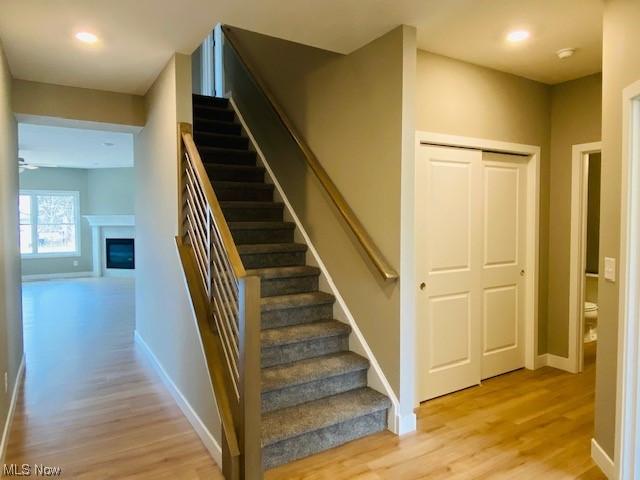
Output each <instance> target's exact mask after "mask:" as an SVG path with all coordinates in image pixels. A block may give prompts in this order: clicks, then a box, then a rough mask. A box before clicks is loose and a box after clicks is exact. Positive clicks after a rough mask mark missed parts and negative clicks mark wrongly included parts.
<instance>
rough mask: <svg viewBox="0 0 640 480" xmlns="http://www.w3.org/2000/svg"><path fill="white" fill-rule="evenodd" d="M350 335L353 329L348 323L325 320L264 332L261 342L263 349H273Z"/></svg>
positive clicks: (261, 333) (262, 332)
mask: <svg viewBox="0 0 640 480" xmlns="http://www.w3.org/2000/svg"><path fill="white" fill-rule="evenodd" d="M349 333H351V327H350V326H349V325H347V324H346V323H342V322H339V321H337V320H323V321H316V322H311V323H301V324H298V325H290V326H286V327H279V328H269V329H267V330H262V331H261V332H260V342H261V344H262V348H271V347H279V346H282V345H290V344H292V343H301V342H309V341H311V340H317V339H320V338H329V337H339V336H341V335H342V336H344V335H349Z"/></svg>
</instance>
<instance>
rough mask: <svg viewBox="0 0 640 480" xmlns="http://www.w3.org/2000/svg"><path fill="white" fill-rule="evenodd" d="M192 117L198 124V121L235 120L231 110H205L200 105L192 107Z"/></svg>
mask: <svg viewBox="0 0 640 480" xmlns="http://www.w3.org/2000/svg"><path fill="white" fill-rule="evenodd" d="M193 117H194V120H195V121H196V122H199V121H200V120H203V121H206V120H215V121H218V122H233V121H234V120H235V113H233V112H232V111H231V110H224V109H221V108H206V107H203V106H201V105H194V106H193Z"/></svg>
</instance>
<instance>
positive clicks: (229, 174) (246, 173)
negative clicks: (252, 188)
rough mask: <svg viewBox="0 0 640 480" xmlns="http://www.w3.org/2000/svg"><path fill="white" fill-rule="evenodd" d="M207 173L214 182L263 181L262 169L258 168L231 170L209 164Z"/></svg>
mask: <svg viewBox="0 0 640 480" xmlns="http://www.w3.org/2000/svg"><path fill="white" fill-rule="evenodd" d="M207 173H208V174H209V178H210V179H211V180H212V181H214V182H216V181H218V182H256V183H262V182H264V170H260V169H255V170H254V169H251V170H249V169H247V170H244V169H243V170H231V169H224V168H216V167H215V166H212V165H209V166H208V168H207Z"/></svg>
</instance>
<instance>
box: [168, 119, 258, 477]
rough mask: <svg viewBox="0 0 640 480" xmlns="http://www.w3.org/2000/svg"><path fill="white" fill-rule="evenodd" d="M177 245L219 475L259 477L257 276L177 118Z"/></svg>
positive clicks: (185, 126)
mask: <svg viewBox="0 0 640 480" xmlns="http://www.w3.org/2000/svg"><path fill="white" fill-rule="evenodd" d="M178 212H179V216H178V230H179V232H178V233H179V234H178V237H176V244H177V247H178V252H179V254H180V259H181V262H182V268H183V271H184V273H185V278H186V281H187V287H188V289H189V294H190V297H191V303H192V305H193V307H194V308H193V309H194V312H195V315H196V322H197V325H198V329H199V333H200V338H201V340H202V345H203V347H204V352H205V358H206V361H207V368H208V371H209V375H210V379H211V384H212V386H213V392H214V395H215V400H216V404H217V406H218V412H219V414H220V419H221V423H222V430H223V434H222V454H223V455H222V471H223V475H224V477H225V479H226V480H259V479H261V478H262V456H261V455H262V450H261V442H260V432H261V429H260V420H261V418H260V411H261V398H260V395H261V391H260V385H261V383H260V330H261V329H260V278H259V277H257V276H255V275H247V272H246V270H245V268H244V266H243V265H242V261H241V259H240V255H239V254H238V249H237V248H236V245H235V242H234V240H233V237H232V236H231V231H230V230H229V226H228V225H227V222H226V220H225V218H224V215H223V213H222V208H221V207H220V203H219V202H218V198H217V196H216V194H215V191H214V190H213V186H212V184H211V180H210V179H209V176H208V174H207V171H206V168H205V166H204V164H203V163H202V159H201V158H200V154H199V152H198V148H197V147H196V144H195V142H194V140H193V133H192V127H191V125H189V124H186V123H180V124H178Z"/></svg>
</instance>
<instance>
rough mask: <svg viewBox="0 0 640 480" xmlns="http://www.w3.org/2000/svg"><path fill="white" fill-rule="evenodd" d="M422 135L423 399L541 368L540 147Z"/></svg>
mask: <svg viewBox="0 0 640 480" xmlns="http://www.w3.org/2000/svg"><path fill="white" fill-rule="evenodd" d="M417 138H418V142H417V147H416V149H417V150H416V208H415V212H416V213H415V215H416V242H415V244H416V252H415V258H416V279H417V282H418V288H419V291H418V300H417V302H416V310H417V318H416V322H417V325H416V331H417V356H416V358H417V362H418V364H417V369H416V370H417V373H418V382H417V401H418V402H421V401H424V400H428V399H431V398H435V397H438V396H441V395H446V394H447V393H452V392H454V391H457V390H461V389H464V388H467V387H470V386H474V385H478V384H480V382H481V381H482V380H483V379H487V378H490V377H494V376H496V375H500V374H502V373H507V372H510V371H513V370H516V369H519V368H523V367H527V368H528V369H535V368H536V366H537V365H538V355H537V310H538V308H537V304H538V300H537V297H538V236H539V235H538V226H539V220H538V210H539V187H538V185H539V157H540V152H539V148H538V147H535V146H527V145H519V144H510V143H503V142H495V141H489V140H482V139H474V138H466V137H453V136H448V135H440V134H431V133H425V132H418V134H417ZM460 147H462V148H460Z"/></svg>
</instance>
